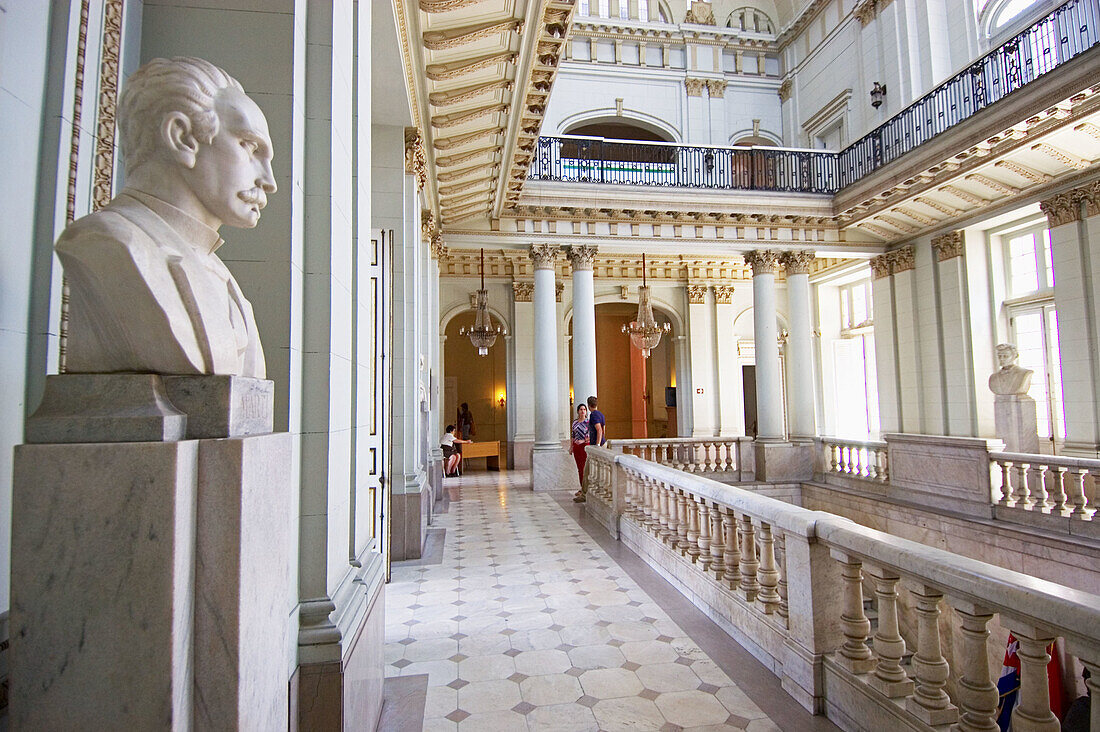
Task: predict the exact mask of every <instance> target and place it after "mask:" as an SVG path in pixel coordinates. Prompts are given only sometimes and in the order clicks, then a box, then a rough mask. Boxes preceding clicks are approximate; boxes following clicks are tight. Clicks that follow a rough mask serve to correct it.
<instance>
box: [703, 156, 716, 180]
mask: <svg viewBox="0 0 1100 732" xmlns="http://www.w3.org/2000/svg"><path fill="white" fill-rule="evenodd" d="M703 167H704V168H706V169H707V175H710V174H711V173H713V172H714V152H713V151H711V150H707V151H706V152H705V153H704V154H703Z"/></svg>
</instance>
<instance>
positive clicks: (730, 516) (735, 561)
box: [722, 506, 741, 590]
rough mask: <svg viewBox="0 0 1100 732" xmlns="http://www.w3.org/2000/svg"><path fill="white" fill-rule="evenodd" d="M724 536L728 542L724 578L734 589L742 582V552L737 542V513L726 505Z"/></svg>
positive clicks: (723, 521)
mask: <svg viewBox="0 0 1100 732" xmlns="http://www.w3.org/2000/svg"><path fill="white" fill-rule="evenodd" d="M722 536H723V538H724V539H725V542H726V546H725V556H724V557H723V558H722V563H723V564H724V565H725V566H724V567H723V569H724V570H725V571H724V572H723V573H722V579H724V580H725V581H726V583H727V584H729V587H730V589H731V590H732V589H735V588H737V586H738V585H740V584H741V567H740V565H741V552H740V550H739V549H738V542H737V514H735V513H734V512H733V509H732V508H726V507H725V506H723V507H722Z"/></svg>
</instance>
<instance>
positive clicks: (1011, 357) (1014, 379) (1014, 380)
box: [989, 343, 1034, 396]
mask: <svg viewBox="0 0 1100 732" xmlns="http://www.w3.org/2000/svg"><path fill="white" fill-rule="evenodd" d="M996 350H997V364H998V365H999V366H1000V368H999V369H998V370H996V371H994V372H993V374H992V375H991V376H990V377H989V390H990V391H992V392H993V393H994V394H997V395H1008V396H1022V395H1025V394H1027V391H1028V389H1030V388H1031V376H1032V374H1033V373H1034V372H1033V371H1032V370H1031V369H1025V368H1024V367H1022V366H1020V365H1019V364H1017V363H1016V359H1018V358H1019V357H1020V353H1019V351H1017V350H1016V346H1013V345H1012V344H1010V343H1001V344H999V345H998V346H997V349H996Z"/></svg>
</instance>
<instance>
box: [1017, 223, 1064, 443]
mask: <svg viewBox="0 0 1100 732" xmlns="http://www.w3.org/2000/svg"><path fill="white" fill-rule="evenodd" d="M1002 243H1003V247H1004V249H1003V252H1004V261H1005V279H1006V280H1007V281H1006V288H1005V289H1006V293H1005V294H1006V297H1005V302H1004V307H1005V313H1006V315H1007V316H1008V324H1009V331H1010V337H1011V338H1012V342H1013V344H1014V345H1015V346H1016V348H1017V349H1018V350H1019V352H1020V362H1019V363H1020V366H1023V367H1024V368H1025V369H1031V370H1032V371H1034V372H1035V374H1034V375H1033V376H1032V378H1031V389H1030V390H1029V391H1028V396H1030V397H1031V398H1032V399H1034V400H1035V407H1036V413H1037V415H1036V416H1037V422H1038V424H1037V426H1038V428H1039V438H1040V439H1045V440H1048V441H1049V442H1050V443H1051V444H1052V449H1053V445H1054V443H1056V442H1057V441H1058V440H1061V439H1062V438H1063V437H1064V436H1065V432H1066V422H1065V410H1064V406H1063V403H1062V364H1061V358H1060V356H1059V351H1058V313H1057V311H1056V310H1055V308H1054V266H1053V261H1052V259H1051V249H1050V231H1049V230H1048V229H1047V228H1046V226H1045V225H1044V224H1038V225H1034V226H1031V227H1028V228H1024V229H1018V230H1016V231H1011V232H1008V233H1006V234H1004V235H1003V236H1002Z"/></svg>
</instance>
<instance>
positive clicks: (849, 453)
mask: <svg viewBox="0 0 1100 732" xmlns="http://www.w3.org/2000/svg"><path fill="white" fill-rule="evenodd" d="M820 440H821V448H822V451H823V452H824V456H823V457H824V466H825V472H828V473H836V474H838V475H850V476H853V477H856V478H865V479H867V480H873V481H876V482H878V483H889V482H890V469H889V465H888V461H887V453H888V450H887V444H886V443H885V442H875V441H868V440H845V439H842V438H839V437H822V438H820Z"/></svg>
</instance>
